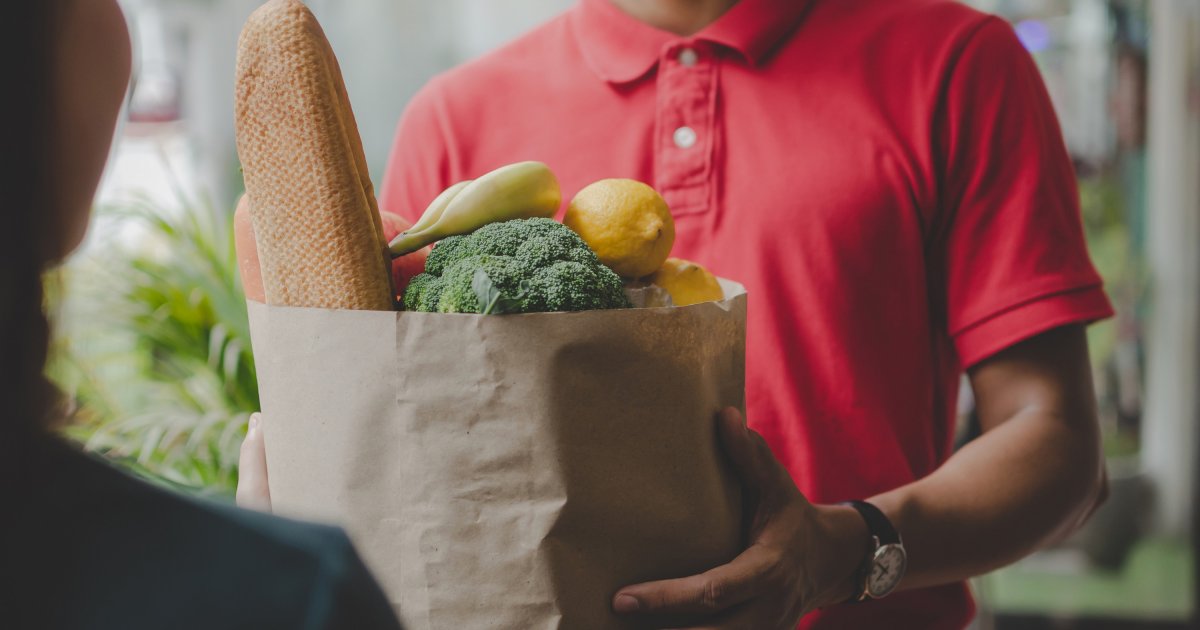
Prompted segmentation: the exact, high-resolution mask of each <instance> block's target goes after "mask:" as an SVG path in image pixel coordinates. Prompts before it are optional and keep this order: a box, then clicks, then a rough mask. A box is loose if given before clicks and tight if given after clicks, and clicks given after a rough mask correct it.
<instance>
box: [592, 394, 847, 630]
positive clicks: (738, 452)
mask: <svg viewBox="0 0 1200 630" xmlns="http://www.w3.org/2000/svg"><path fill="white" fill-rule="evenodd" d="M719 433H720V435H721V443H722V445H723V447H724V449H725V452H726V454H727V455H728V456H729V459H730V460H731V461H732V462H733V465H734V468H735V469H736V470H737V472H738V474H739V476H740V477H741V479H742V485H743V487H744V490H745V501H746V509H747V510H748V514H749V515H750V517H751V519H752V520H751V521H750V531H749V540H750V547H749V548H748V549H746V550H745V551H744V552H742V554H741V555H739V556H738V557H736V558H734V559H733V560H732V561H731V562H730V563H729V564H725V565H722V566H719V567H716V568H714V569H711V570H709V571H706V572H704V573H701V574H699V575H693V576H691V577H685V578H679V579H673V580H663V581H659V582H648V583H645V584H638V585H635V586H627V587H625V588H623V589H621V590H620V591H618V592H617V594H616V595H615V596H614V597H613V609H614V610H615V611H616V612H618V613H622V614H636V615H646V616H650V618H651V619H653V616H655V615H673V616H677V615H703V616H704V617H705V620H704V621H703V622H702V623H701V624H700V625H699V626H696V628H697V630H699V629H701V628H703V629H705V630H718V629H721V630H734V629H739V630H741V629H746V630H750V629H753V630H791V629H792V628H795V627H796V623H797V622H798V621H799V620H800V618H801V617H803V616H804V615H805V614H807V613H808V612H810V611H812V610H814V609H816V608H819V607H821V606H827V605H830V604H835V603H838V602H841V601H845V600H846V599H848V598H849V597H850V596H851V595H853V594H855V593H854V591H855V580H854V576H855V574H856V573H857V569H858V568H859V566H860V565H861V564H862V562H863V561H864V559H865V558H866V553H867V540H868V535H867V529H866V524H865V523H864V522H863V521H862V518H861V517H860V516H859V515H858V513H857V512H855V511H854V509H853V508H849V507H841V506H816V505H813V504H812V503H809V502H808V500H807V499H805V498H804V496H803V495H802V494H800V491H799V490H798V489H797V488H796V485H795V483H793V482H792V479H791V477H790V476H789V475H788V473H787V471H786V470H784V468H783V466H782V465H780V464H779V462H778V461H777V460H776V459H775V457H774V455H772V453H771V450H770V447H768V446H767V443H766V441H764V440H763V438H762V436H760V435H759V434H758V433H755V432H754V431H752V430H750V429H749V428H747V427H746V424H745V421H744V420H743V419H742V415H741V413H739V412H738V411H737V410H736V409H726V410H725V411H723V412H722V413H721V415H720V418H719Z"/></svg>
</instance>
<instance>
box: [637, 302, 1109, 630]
mask: <svg viewBox="0 0 1200 630" xmlns="http://www.w3.org/2000/svg"><path fill="white" fill-rule="evenodd" d="M969 375H970V378H971V383H972V387H973V388H974V390H975V395H976V400H977V406H978V413H979V416H980V420H981V422H982V425H983V429H984V433H983V435H982V436H981V437H979V438H978V439H976V440H975V441H974V442H972V443H971V444H969V445H968V446H966V447H964V448H963V449H961V450H960V451H958V452H957V453H955V454H954V456H952V457H951V458H950V459H949V460H948V461H947V462H946V463H945V464H944V465H943V466H942V467H941V468H939V469H938V470H937V471H935V472H934V473H933V474H931V475H929V476H928V477H925V478H924V479H921V480H918V481H915V482H913V483H910V484H908V485H905V486H902V487H900V488H897V489H895V490H892V491H890V492H886V493H883V494H880V495H877V496H875V497H872V498H871V499H870V501H871V502H872V503H874V504H875V505H876V506H877V507H879V508H880V509H881V510H883V511H884V513H885V514H886V515H887V516H888V518H889V519H890V520H891V521H892V523H893V524H894V525H895V526H896V529H897V530H899V531H900V534H901V536H902V537H903V538H904V542H905V547H906V548H907V550H908V556H909V564H908V573H907V574H906V576H905V578H904V581H903V582H902V583H901V585H900V588H904V589H911V588H919V587H923V586H932V585H936V584H943V583H947V582H953V581H959V580H963V579H966V578H968V577H971V576H974V575H978V574H980V573H984V572H986V571H989V570H991V569H994V568H996V567H999V566H1003V565H1005V564H1008V563H1010V562H1012V561H1013V560H1016V559H1018V558H1020V557H1022V556H1024V555H1026V554H1028V553H1030V552H1032V551H1034V550H1036V549H1037V548H1038V547H1040V546H1042V545H1044V544H1046V543H1047V542H1050V541H1052V540H1054V539H1056V538H1057V537H1060V536H1063V535H1065V534H1066V533H1069V532H1070V531H1072V530H1074V529H1075V528H1076V527H1078V526H1079V525H1080V524H1081V523H1082V522H1083V521H1084V520H1085V519H1086V517H1087V516H1088V515H1089V514H1090V513H1091V511H1092V510H1093V509H1094V508H1095V506H1096V505H1097V504H1098V502H1099V501H1101V500H1102V499H1103V496H1104V488H1105V477H1104V470H1103V466H1102V457H1101V451H1100V439H1099V427H1098V422H1097V420H1096V410H1095V395H1094V393H1093V391H1092V379H1091V366H1090V363H1089V361H1088V354H1087V343H1086V338H1085V336H1084V331H1083V327H1082V326H1080V325H1072V326H1065V327H1062V328H1058V329H1055V330H1052V331H1049V332H1046V333H1043V334H1040V335H1038V336H1036V337H1033V338H1031V339H1029V340H1027V341H1024V342H1022V343H1019V344H1017V345H1015V346H1013V347H1011V348H1009V349H1007V350H1004V351H1002V352H1000V353H998V354H996V355H995V356H993V357H991V358H989V359H986V360H984V361H983V362H981V363H979V364H978V365H976V366H975V367H973V368H971V370H970V371H969ZM719 423H720V425H719V427H720V435H721V438H722V444H723V446H724V448H725V450H726V452H727V454H728V455H729V457H730V460H731V461H732V462H733V463H734V465H735V469H736V470H738V472H739V474H740V475H741V477H742V481H743V486H744V487H745V490H746V494H747V498H748V503H749V504H750V506H751V510H752V511H753V515H752V521H751V522H752V523H753V525H752V527H751V531H750V540H751V545H750V547H749V548H748V549H747V550H746V551H745V552H743V553H742V554H741V555H740V556H738V557H737V558H735V559H734V560H733V561H732V562H730V563H729V564H726V565H722V566H720V567H716V568H714V569H711V570H709V571H707V572H705V573H702V574H699V575H695V576H691V577H686V578H680V579H675V580H664V581H659V582H650V583H646V584H639V585H634V586H629V587H626V588H623V589H621V590H620V591H618V592H617V594H616V595H615V596H614V598H613V608H614V610H616V611H617V612H619V613H624V614H637V615H651V616H654V615H661V614H703V615H707V616H708V621H706V622H705V624H706V625H704V626H702V627H703V628H713V629H716V628H725V629H733V628H756V629H757V628H764V629H768V628H779V629H785V628H793V627H795V624H796V622H797V621H798V620H799V619H800V618H801V617H802V616H803V615H804V614H806V613H808V612H810V611H812V610H814V609H816V608H820V607H824V606H829V605H833V604H837V603H840V602H843V601H846V600H847V599H848V598H849V597H851V596H852V595H854V594H856V593H857V590H858V588H859V585H858V584H857V580H856V579H855V575H856V574H857V572H858V569H859V568H860V567H861V566H862V563H863V562H864V560H865V558H866V554H867V548H868V543H867V541H868V533H867V529H866V525H865V523H863V521H862V519H861V518H860V517H859V516H858V514H857V513H856V512H855V511H854V510H853V509H851V508H848V507H844V506H829V505H814V504H812V503H809V502H808V501H807V500H806V499H805V498H804V497H803V495H801V494H800V492H799V491H798V490H797V489H796V486H795V484H794V483H793V482H792V481H791V479H790V477H788V475H787V473H786V471H784V470H783V468H782V466H781V465H780V464H779V463H778V462H777V461H776V460H775V459H774V457H773V456H772V455H771V451H770V449H769V448H768V447H767V446H766V443H765V442H764V441H763V440H762V438H761V437H760V436H758V434H756V433H754V432H753V431H752V430H749V429H747V428H745V426H744V423H743V422H742V419H741V417H740V415H739V414H737V412H736V411H734V410H726V411H725V412H723V413H722V416H721V419H720V420H719Z"/></svg>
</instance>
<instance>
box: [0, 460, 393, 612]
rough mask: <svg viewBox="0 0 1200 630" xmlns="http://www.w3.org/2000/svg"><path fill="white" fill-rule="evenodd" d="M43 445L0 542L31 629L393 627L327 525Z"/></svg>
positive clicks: (357, 563) (342, 539)
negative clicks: (253, 508) (35, 480)
mask: <svg viewBox="0 0 1200 630" xmlns="http://www.w3.org/2000/svg"><path fill="white" fill-rule="evenodd" d="M47 453H48V455H47V456H46V457H43V458H42V462H43V463H44V464H46V465H47V466H46V467H43V473H42V474H43V475H44V476H45V477H44V479H43V480H42V481H41V482H39V484H38V485H39V487H40V488H39V492H38V493H37V496H31V497H30V501H29V502H28V505H26V506H24V507H25V509H23V510H22V511H21V513H20V516H19V517H18V518H17V519H15V524H16V531H14V532H13V535H6V536H4V537H3V542H0V544H3V545H4V546H7V547H10V549H11V552H12V556H13V557H15V558H16V559H17V562H15V563H13V564H11V565H9V568H8V569H0V575H3V576H4V578H5V581H7V580H8V578H15V580H14V581H15V582H16V584H14V588H15V589H17V590H18V591H20V592H23V593H24V594H25V595H26V597H25V598H24V601H25V603H24V604H23V605H21V606H22V608H23V609H25V610H26V612H27V613H28V614H32V615H35V617H34V619H33V620H36V621H37V622H38V623H37V624H36V625H37V627H64V628H74V627H124V628H140V627H146V628H149V627H177V628H178V627H193V626H194V627H223V628H241V627H245V628H274V627H279V628H284V627H289V628H290V627H296V628H300V627H303V628H333V627H362V628H391V627H397V625H398V624H397V622H396V621H395V618H394V617H393V615H392V613H391V609H390V607H389V606H388V604H387V601H386V598H385V597H384V596H383V594H382V592H381V591H380V590H379V587H378V586H377V585H376V584H375V582H374V581H373V580H372V578H371V577H370V575H369V574H368V572H367V570H366V568H365V567H364V566H363V563H362V561H361V559H360V558H359V557H358V555H357V553H356V552H355V551H354V548H353V546H352V545H351V543H350V541H349V539H348V538H347V537H346V536H345V534H344V533H342V531H341V530H339V529H337V528H334V527H327V526H322V525H315V524H310V523H301V522H297V521H290V520H286V519H282V518H278V517H274V516H271V515H267V514H259V513H255V512H249V511H244V510H240V509H238V508H235V507H233V506H231V505H223V504H220V503H216V502H212V501H207V500H202V499H196V498H193V497H187V496H182V495H178V494H176V493H173V492H170V491H168V490H165V489H162V488H158V487H155V486H152V485H150V484H148V483H145V482H143V481H140V480H137V479H134V478H132V477H130V476H128V475H126V474H125V473H123V472H121V471H118V470H116V469H114V468H112V467H111V466H109V465H108V464H106V463H103V462H100V461H97V460H95V459H93V458H91V457H89V456H87V455H84V454H82V453H78V452H74V451H73V450H72V449H70V448H69V447H65V446H63V447H59V448H51V449H48V451H47ZM10 592H11V591H10ZM14 601H15V602H19V601H21V600H14ZM0 613H3V611H0ZM10 618H11V617H10Z"/></svg>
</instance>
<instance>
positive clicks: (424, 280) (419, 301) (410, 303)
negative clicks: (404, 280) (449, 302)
mask: <svg viewBox="0 0 1200 630" xmlns="http://www.w3.org/2000/svg"><path fill="white" fill-rule="evenodd" d="M442 287H443V285H442V279H441V278H440V277H438V276H435V275H433V274H431V273H422V274H418V275H416V276H414V277H413V279H412V280H409V281H408V287H406V288H405V289H404V307H405V308H406V309H408V310H410V311H424V312H426V313H432V312H433V311H436V310H437V306H438V298H439V297H441V294H442Z"/></svg>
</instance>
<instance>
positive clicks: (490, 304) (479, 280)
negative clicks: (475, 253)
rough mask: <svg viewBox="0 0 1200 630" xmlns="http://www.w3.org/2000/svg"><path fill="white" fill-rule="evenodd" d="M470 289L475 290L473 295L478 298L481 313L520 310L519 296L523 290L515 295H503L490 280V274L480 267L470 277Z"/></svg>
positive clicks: (521, 296)
mask: <svg viewBox="0 0 1200 630" xmlns="http://www.w3.org/2000/svg"><path fill="white" fill-rule="evenodd" d="M471 290H472V291H474V292H475V297H476V298H477V299H478V300H479V306H480V312H481V313H482V314H483V315H503V314H505V313H520V312H521V298H523V297H524V291H522V292H520V293H518V294H517V295H515V296H508V295H505V294H504V292H503V291H501V290H500V287H497V286H496V284H495V283H494V282H492V278H491V276H489V275H488V273H487V271H485V270H484V269H483V268H482V267H480V268H479V269H476V270H475V275H474V276H472V277H471Z"/></svg>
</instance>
